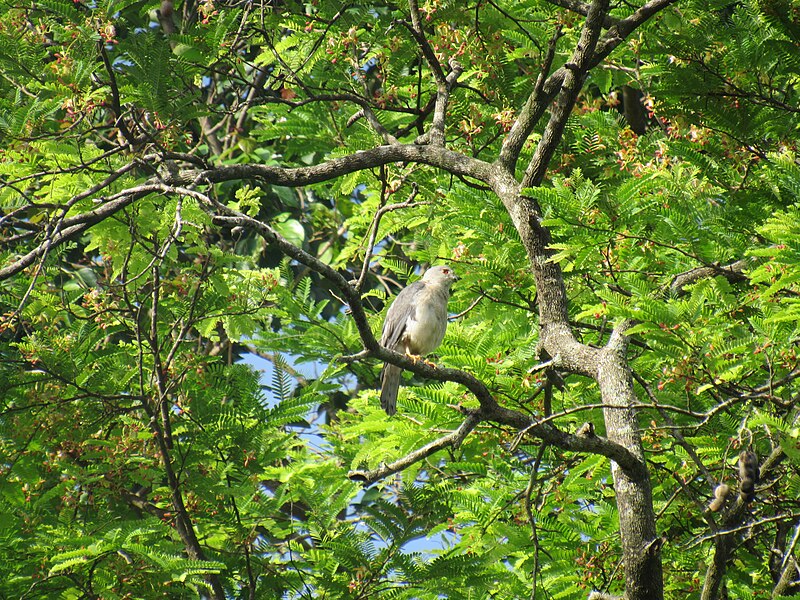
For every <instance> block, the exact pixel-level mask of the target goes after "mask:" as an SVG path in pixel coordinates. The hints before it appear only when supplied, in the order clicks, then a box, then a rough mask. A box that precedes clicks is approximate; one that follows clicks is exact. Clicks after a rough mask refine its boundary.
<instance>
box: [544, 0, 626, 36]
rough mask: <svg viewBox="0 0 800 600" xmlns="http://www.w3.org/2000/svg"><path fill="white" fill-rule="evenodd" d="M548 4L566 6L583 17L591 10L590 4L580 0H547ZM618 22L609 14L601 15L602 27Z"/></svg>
mask: <svg viewBox="0 0 800 600" xmlns="http://www.w3.org/2000/svg"><path fill="white" fill-rule="evenodd" d="M547 1H548V2H549V3H550V4H555V5H556V6H560V7H561V8H566V9H567V10H571V11H572V12H575V13H578V14H579V15H583V16H584V17H587V16H589V11H590V10H591V8H592V7H591V6H590V5H589V4H585V3H583V2H580V0H547ZM617 23H619V19H616V18H614V17H612V16H610V15H604V16H603V27H605V28H606V29H608V28H609V27H612V26H614V25H616V24H617Z"/></svg>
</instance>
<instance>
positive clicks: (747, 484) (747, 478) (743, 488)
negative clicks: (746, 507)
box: [739, 450, 758, 502]
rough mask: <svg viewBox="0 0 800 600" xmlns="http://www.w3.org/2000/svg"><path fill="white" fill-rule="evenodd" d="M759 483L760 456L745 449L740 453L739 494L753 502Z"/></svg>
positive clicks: (744, 499) (743, 498)
mask: <svg viewBox="0 0 800 600" xmlns="http://www.w3.org/2000/svg"><path fill="white" fill-rule="evenodd" d="M756 483H758V457H757V456H756V455H755V453H753V452H750V451H749V450H745V451H743V452H742V453H740V454H739V496H741V498H742V500H743V501H744V502H752V500H753V498H755V495H756Z"/></svg>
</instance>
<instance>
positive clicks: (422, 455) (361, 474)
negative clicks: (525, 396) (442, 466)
mask: <svg viewBox="0 0 800 600" xmlns="http://www.w3.org/2000/svg"><path fill="white" fill-rule="evenodd" d="M480 422H481V418H480V416H479V415H478V413H477V412H476V413H472V414H470V415H469V416H468V417H467V418H466V419H465V420H464V422H463V423H462V424H461V425H460V426H459V428H458V429H456V430H455V431H453V432H451V433H448V434H447V435H445V436H442V437H440V438H439V439H438V440H434V441H432V442H430V443H428V444H426V445H424V446H422V447H421V448H418V449H417V450H414V451H413V452H410V453H409V454H407V455H406V456H404V457H403V458H400V459H398V460H396V461H394V462H392V463H389V464H388V465H387V464H383V463H382V464H381V465H380V466H379V467H378V468H377V469H372V470H369V471H363V470H355V471H350V472H349V473H348V474H347V476H348V477H349V478H350V479H352V480H353V481H360V482H363V483H365V484H370V483H375V482H376V481H379V480H381V479H383V478H384V477H386V476H388V475H392V474H394V473H398V472H400V471H402V470H403V469H406V468H408V467H410V466H411V465H413V464H414V463H418V462H419V461H421V460H424V459H426V458H428V457H429V456H430V455H431V454H434V453H435V452H438V451H439V450H442V449H444V448H448V447H452V448H458V447H459V446H460V445H461V443H462V442H463V441H464V439H466V437H467V436H468V435H469V434H470V432H471V431H472V430H473V429H475V427H477V426H478V424H479V423H480Z"/></svg>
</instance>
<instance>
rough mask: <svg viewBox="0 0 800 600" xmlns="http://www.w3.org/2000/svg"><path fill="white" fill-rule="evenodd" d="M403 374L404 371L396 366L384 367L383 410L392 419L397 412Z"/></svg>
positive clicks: (382, 373) (382, 377)
mask: <svg viewBox="0 0 800 600" xmlns="http://www.w3.org/2000/svg"><path fill="white" fill-rule="evenodd" d="M402 372H403V369H401V368H400V367H395V366H394V365H384V366H383V370H382V371H381V408H382V409H383V410H385V411H386V414H387V415H389V416H390V417H391V416H392V415H393V414H394V413H396V412H397V391H398V390H399V389H400V374H401V373H402Z"/></svg>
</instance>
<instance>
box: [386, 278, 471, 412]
mask: <svg viewBox="0 0 800 600" xmlns="http://www.w3.org/2000/svg"><path fill="white" fill-rule="evenodd" d="M458 279H459V278H458V276H457V275H456V274H455V271H453V269H452V268H450V267H449V266H447V265H439V266H436V267H431V268H430V269H428V270H427V271H425V274H424V275H423V276H422V279H420V280H418V281H415V282H414V283H412V284H410V285H408V286H407V287H405V288H403V289H402V290H401V291H400V293H399V294H397V297H396V298H395V299H394V302H392V305H391V306H390V307H389V310H388V311H387V312H386V320H385V321H384V322H383V333H382V335H381V345H382V346H385V347H386V348H389V349H390V350H394V351H395V352H404V353H405V354H407V355H409V356H416V357H419V356H425V355H426V354H429V353H431V352H433V351H434V350H436V348H438V347H439V344H441V343H442V339H443V338H444V333H445V330H446V329H447V301H448V300H449V299H450V286H451V285H453V283H455V282H456V281H458ZM402 372H403V369H401V368H400V367H397V366H395V365H391V364H389V363H386V364H384V366H383V369H382V370H381V408H383V410H385V411H386V414H387V415H389V416H390V417H391V416H392V415H393V414H395V413H396V412H397V392H398V390H399V389H400V374H401V373H402Z"/></svg>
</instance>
